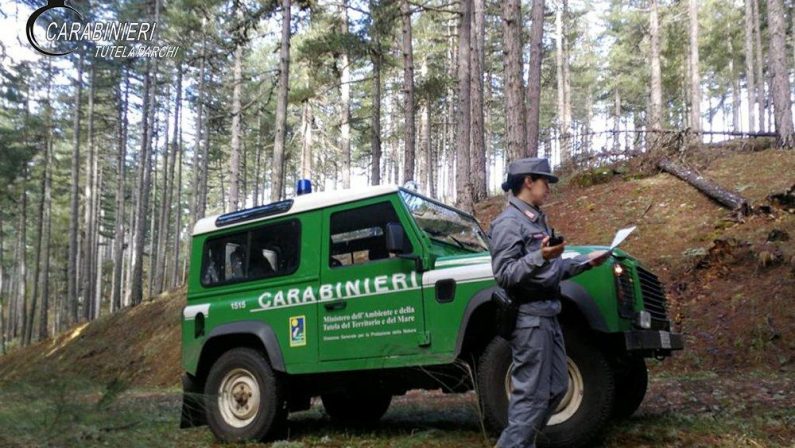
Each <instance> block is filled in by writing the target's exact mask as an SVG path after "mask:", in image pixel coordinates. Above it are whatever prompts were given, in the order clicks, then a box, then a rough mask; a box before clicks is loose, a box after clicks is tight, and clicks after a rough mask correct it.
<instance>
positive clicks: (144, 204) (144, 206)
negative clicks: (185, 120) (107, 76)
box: [128, 64, 153, 306]
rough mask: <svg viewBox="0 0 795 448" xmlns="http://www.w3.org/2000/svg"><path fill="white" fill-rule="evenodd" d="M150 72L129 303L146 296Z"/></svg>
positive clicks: (142, 139)
mask: <svg viewBox="0 0 795 448" xmlns="http://www.w3.org/2000/svg"><path fill="white" fill-rule="evenodd" d="M151 76H152V74H151V73H150V69H149V68H148V64H147V69H146V75H145V76H144V88H143V92H144V93H143V96H144V99H143V111H144V114H143V116H142V117H141V129H142V132H141V152H140V159H139V162H138V188H137V189H136V192H135V208H136V211H135V227H134V229H133V242H132V243H133V248H132V260H131V262H132V273H131V275H132V278H131V279H130V299H129V300H128V302H129V303H130V305H132V306H135V305H138V304H139V303H141V301H142V300H143V254H144V233H145V232H146V228H145V225H146V220H145V218H146V215H147V211H148V209H149V183H150V181H151V175H152V169H151V163H150V155H149V150H150V146H151V143H150V136H149V120H150V119H149V116H150V115H151V114H153V110H152V105H151V103H152V98H151V92H150V90H151V89H152V87H151V83H152V81H151Z"/></svg>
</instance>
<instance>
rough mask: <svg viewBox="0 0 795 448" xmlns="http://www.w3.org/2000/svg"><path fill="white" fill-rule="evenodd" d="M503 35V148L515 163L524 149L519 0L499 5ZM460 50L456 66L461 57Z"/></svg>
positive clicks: (525, 145) (525, 143) (525, 140)
mask: <svg viewBox="0 0 795 448" xmlns="http://www.w3.org/2000/svg"><path fill="white" fill-rule="evenodd" d="M502 36H503V46H504V50H503V54H504V56H505V127H506V132H505V139H506V142H505V147H506V150H507V151H508V158H509V160H516V159H519V158H521V157H522V155H523V153H524V148H526V147H527V130H526V129H525V103H524V83H523V81H522V11H521V2H520V1H519V0H506V1H504V2H502ZM459 39H460V37H459ZM461 48H462V47H459V67H461V62H460V60H461V59H462V58H463V57H464V56H463V54H462V53H461ZM467 51H468V49H467Z"/></svg>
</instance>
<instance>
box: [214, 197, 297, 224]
mask: <svg viewBox="0 0 795 448" xmlns="http://www.w3.org/2000/svg"><path fill="white" fill-rule="evenodd" d="M292 206H293V200H292V199H285V200H284V201H279V202H272V203H270V204H266V205H260V206H258V207H252V208H247V209H245V210H238V211H235V212H230V213H225V214H223V215H221V216H219V217H218V218H216V220H215V225H216V226H217V227H222V226H228V225H229V224H234V223H237V222H243V221H249V220H252V219H256V218H263V217H265V216H271V215H278V214H279V213H285V212H287V211H288V210H290V208H292Z"/></svg>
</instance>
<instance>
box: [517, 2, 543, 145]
mask: <svg viewBox="0 0 795 448" xmlns="http://www.w3.org/2000/svg"><path fill="white" fill-rule="evenodd" d="M532 1H533V6H532V9H531V10H530V17H531V20H532V22H533V23H532V25H530V61H529V62H530V64H529V65H530V70H529V74H528V78H527V145H526V146H525V149H524V151H523V153H522V157H528V156H536V157H540V155H541V154H540V153H539V147H538V128H539V114H540V111H541V62H542V59H543V45H542V44H543V42H542V40H543V37H544V0H532Z"/></svg>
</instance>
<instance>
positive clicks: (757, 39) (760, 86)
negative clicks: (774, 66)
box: [750, 0, 767, 132]
mask: <svg viewBox="0 0 795 448" xmlns="http://www.w3.org/2000/svg"><path fill="white" fill-rule="evenodd" d="M750 1H751V16H752V19H753V20H752V21H753V26H754V50H755V52H754V57H755V58H756V101H757V105H758V112H759V113H758V118H759V132H765V131H766V130H767V128H766V127H765V103H766V101H767V97H766V95H765V76H764V71H763V70H764V65H762V31H761V30H760V23H759V22H760V18H759V3H757V0H750Z"/></svg>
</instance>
